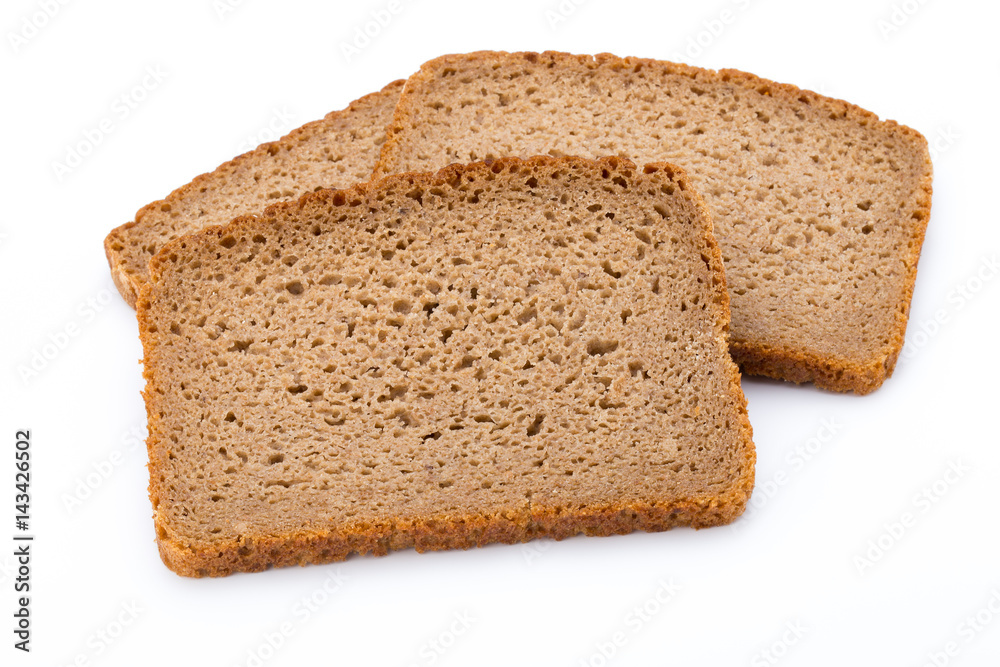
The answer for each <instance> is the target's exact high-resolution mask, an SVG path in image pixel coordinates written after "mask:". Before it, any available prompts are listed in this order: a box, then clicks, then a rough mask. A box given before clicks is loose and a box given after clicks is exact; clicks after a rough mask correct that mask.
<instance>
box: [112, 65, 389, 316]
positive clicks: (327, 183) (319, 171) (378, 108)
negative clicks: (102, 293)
mask: <svg viewBox="0 0 1000 667" xmlns="http://www.w3.org/2000/svg"><path fill="white" fill-rule="evenodd" d="M403 83H404V82H403V81H394V82H393V83H390V84H389V85H388V86H386V87H385V88H383V89H382V90H380V91H379V92H377V93H372V94H371V95H367V96H365V97H362V98H361V99H359V100H355V101H354V102H352V103H351V104H350V105H349V106H348V107H347V108H346V109H343V110H341V111H333V112H331V113H329V114H327V115H326V116H325V117H324V118H322V119H321V120H317V121H313V122H311V123H306V124H305V125H303V126H302V127H299V128H297V129H295V130H292V132H290V133H289V134H288V135H286V136H284V137H282V138H281V139H279V140H278V141H273V142H270V143H266V144H262V145H260V146H258V147H257V148H255V149H253V150H252V151H250V152H248V153H244V154H243V155H240V156H238V157H236V158H233V159H232V160H230V161H229V162H226V163H224V164H222V165H220V166H219V167H218V168H217V169H216V170H215V171H213V172H211V173H208V174H202V175H201V176H198V177H196V178H195V179H194V180H193V181H191V182H190V183H188V184H187V185H183V186H181V187H179V188H177V189H176V190H174V191H173V192H171V193H170V194H169V195H167V197H166V198H165V199H161V200H159V201H155V202H153V203H151V204H148V205H146V206H144V207H143V208H142V209H140V210H139V212H138V213H136V214H135V220H134V221H132V222H128V223H125V224H124V225H122V226H120V227H117V228H116V229H114V230H112V232H111V233H110V234H108V236H107V238H106V239H105V240H104V251H105V254H106V255H107V257H108V264H109V265H110V267H111V276H112V278H113V279H114V283H115V286H116V287H117V288H118V291H119V292H120V293H121V295H122V297H124V299H125V301H127V302H128V304H129V305H130V306H133V307H134V306H135V300H136V296H137V295H138V293H139V289H140V288H141V286H142V284H143V283H145V282H146V281H147V280H148V278H149V269H148V265H149V259H150V258H151V257H152V256H153V255H155V254H156V252H157V251H159V249H160V248H162V247H163V246H164V244H166V242H167V241H170V240H171V239H175V238H177V237H179V236H182V235H184V234H190V233H191V232H195V231H197V230H199V229H203V228H205V227H209V226H211V225H223V224H226V223H228V222H230V221H231V220H232V219H233V218H235V217H237V216H240V215H251V214H255V213H259V212H260V211H262V210H263V209H264V208H265V207H266V206H268V205H269V204H273V203H275V202H280V201H288V200H291V199H297V198H298V197H300V196H301V195H303V194H305V193H307V192H313V191H314V190H318V189H320V188H332V187H345V186H348V185H351V184H352V183H357V182H360V181H365V180H368V178H369V176H370V175H371V170H372V166H373V165H374V164H375V160H376V159H377V158H378V154H379V150H380V148H381V144H382V142H383V141H384V140H385V131H384V129H385V126H386V125H388V123H389V121H390V120H392V112H393V109H395V107H396V100H397V99H399V93H400V91H401V90H402V88H403Z"/></svg>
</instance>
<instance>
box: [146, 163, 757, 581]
mask: <svg viewBox="0 0 1000 667" xmlns="http://www.w3.org/2000/svg"><path fill="white" fill-rule="evenodd" d="M150 267H151V282H150V283H149V284H148V285H147V286H146V287H145V288H144V289H143V292H142V295H141V297H140V300H139V305H138V318H139V325H140V327H139V328H140V334H141V337H142V343H143V349H144V353H145V358H144V364H145V372H144V374H145V377H146V380H147V385H146V390H145V398H146V407H147V410H148V414H149V441H148V445H149V471H150V497H151V500H152V503H153V508H154V517H155V524H156V535H157V539H158V542H159V548H160V554H161V556H162V557H163V561H164V562H165V563H166V564H167V566H168V567H170V568H171V569H173V570H174V571H175V572H177V573H179V574H182V575H188V576H204V575H210V576H218V575H226V574H229V573H232V572H237V571H257V570H262V569H265V568H267V567H269V566H283V565H293V564H300V565H303V564H306V563H320V562H327V561H333V560H339V559H343V558H345V557H347V556H348V555H349V554H351V553H362V554H384V553H386V552H387V551H388V550H391V549H403V548H408V547H416V549H417V550H418V551H423V550H428V549H446V548H456V547H457V548H468V547H472V546H480V545H484V544H487V543H490V542H505V543H513V542H518V541H524V540H528V539H531V538H534V537H540V536H548V537H553V538H556V539H560V538H564V537H567V536H570V535H574V534H577V533H585V534H588V535H609V534H612V533H627V532H630V531H633V530H636V529H641V530H663V529H667V528H670V527H672V526H676V525H687V526H694V527H704V526H713V525H717V524H722V523H726V522H729V521H731V520H733V519H734V518H735V517H736V516H737V515H739V514H740V513H741V512H742V511H743V508H744V506H745V504H746V502H747V499H748V497H749V495H750V491H751V487H752V485H753V474H754V460H755V454H754V448H753V443H752V441H751V429H750V423H749V422H748V420H747V414H746V402H745V399H744V397H743V393H742V391H741V389H740V381H739V372H738V370H737V368H736V366H735V364H733V362H732V360H731V359H730V357H729V355H728V353H727V347H726V345H727V340H726V337H727V333H726V332H727V325H728V321H729V308H728V297H727V294H726V289H725V279H724V274H723V268H722V260H721V257H720V255H719V250H718V247H717V246H716V244H715V241H714V239H713V236H712V232H711V222H710V220H709V217H708V215H707V213H706V211H705V209H704V206H703V202H702V201H701V199H700V197H699V196H698V195H697V194H695V192H694V191H693V190H692V188H691V185H690V183H689V182H688V180H687V178H686V176H684V174H683V173H682V172H681V171H680V170H679V169H676V168H674V167H672V166H670V165H668V164H654V165H649V166H647V167H645V168H644V169H643V170H637V169H636V167H635V166H634V165H633V164H632V163H631V162H628V161H625V160H618V159H615V158H611V159H605V160H602V161H599V162H593V161H589V160H583V159H578V158H572V159H570V158H567V159H554V158H549V157H537V158H532V159H529V160H525V161H521V160H518V159H503V160H497V161H494V162H492V163H482V162H480V163H477V164H472V165H467V166H460V165H456V166H452V167H449V168H447V169H444V170H441V171H440V172H438V173H437V174H402V175H396V176H391V177H389V178H386V179H384V180H382V181H379V182H375V183H365V184H360V185H355V186H353V187H351V188H349V189H347V190H336V191H333V190H325V191H321V192H317V193H314V194H309V195H306V196H304V197H302V198H301V199H300V200H298V201H297V202H289V203H284V204H277V205H274V206H271V207H269V208H268V209H267V210H266V211H265V212H264V213H263V215H261V216H260V217H259V218H258V217H243V218H240V219H237V220H235V221H234V222H233V223H232V224H231V225H229V226H226V227H213V228H210V229H207V230H204V231H202V232H199V233H197V234H195V235H192V236H188V237H185V238H181V239H177V240H175V241H172V242H170V243H168V244H167V245H166V246H165V247H164V249H163V250H162V251H161V252H160V253H159V254H158V255H157V256H156V257H155V258H154V259H153V260H152V262H151V263H150Z"/></svg>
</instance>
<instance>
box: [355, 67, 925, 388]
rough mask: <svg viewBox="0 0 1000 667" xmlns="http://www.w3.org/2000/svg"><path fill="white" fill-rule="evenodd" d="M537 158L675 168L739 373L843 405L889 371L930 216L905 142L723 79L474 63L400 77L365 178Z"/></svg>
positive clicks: (801, 99)
mask: <svg viewBox="0 0 1000 667" xmlns="http://www.w3.org/2000/svg"><path fill="white" fill-rule="evenodd" d="M546 153H547V154H550V155H581V156H584V157H598V156H602V155H621V156H626V157H629V158H632V159H633V160H635V161H636V162H640V163H643V162H650V161H656V160H667V161H669V162H672V163H676V164H678V165H680V166H681V167H683V168H684V169H686V170H687V171H688V173H689V174H690V176H691V180H692V181H693V182H694V185H695V188H696V189H698V191H699V192H700V193H701V194H702V195H703V196H704V197H705V200H706V202H707V203H708V206H709V209H710V210H711V212H712V217H713V220H714V222H715V233H716V237H717V238H718V240H719V244H720V246H721V248H722V254H723V258H724V261H725V263H726V275H727V282H728V284H729V292H730V298H731V299H732V311H733V323H732V341H731V347H730V350H731V352H732V354H733V357H734V358H735V359H736V361H737V363H739V364H740V366H741V367H742V369H743V371H744V372H747V373H751V374H760V375H769V376H771V377H775V378H780V379H785V380H791V381H793V382H804V381H812V382H815V383H816V384H817V385H819V386H821V387H825V388H827V389H833V390H838V391H845V390H852V391H856V392H859V393H867V392H869V391H872V390H874V389H875V388H877V387H878V386H879V385H881V384H882V382H883V381H884V380H885V378H886V377H888V375H889V374H891V372H892V369H893V367H894V366H895V363H896V358H897V357H898V355H899V351H900V349H901V347H902V345H903V335H904V332H905V329H906V320H907V315H908V312H909V305H910V297H911V294H912V291H913V283H914V280H915V278H916V270H917V259H918V257H919V255H920V246H921V244H922V242H923V237H924V230H925V228H926V225H927V220H928V218H929V216H930V206H931V163H930V158H929V155H928V150H927V142H926V141H925V140H924V138H923V137H922V136H921V135H920V134H919V133H917V132H915V131H914V130H911V129H909V128H907V127H903V126H901V125H897V124H896V123H894V122H892V121H879V119H878V117H877V116H876V115H875V114H872V113H870V112H868V111H865V110H863V109H860V108H858V107H856V106H853V105H850V104H847V103H846V102H841V101H839V100H833V99H829V98H826V97H822V96H820V95H817V94H815V93H812V92H809V91H805V90H799V89H798V88H794V87H792V86H788V85H783V84H778V83H774V82H772V81H766V80H764V79H760V78H757V77H755V76H753V75H750V74H745V73H743V72H738V71H735V70H723V71H719V72H716V71H712V70H705V69H697V68H694V67H687V66H684V65H677V64H673V63H669V62H662V61H656V60H643V59H639V58H617V57H615V56H612V55H608V54H602V55H598V56H596V57H592V56H575V55H569V54H563V53H542V54H537V53H513V54H509V53H497V52H482V53H473V54H469V55H457V56H445V57H442V58H438V59H437V60H433V61H431V62H429V63H427V64H425V65H424V66H423V67H422V68H421V70H420V72H419V73H417V74H415V75H414V76H413V77H411V78H410V80H409V81H408V82H407V84H406V88H405V91H404V92H403V95H402V97H401V99H400V102H399V105H398V107H397V109H396V114H395V119H394V121H393V125H392V127H391V128H390V129H389V138H388V139H387V141H386V143H385V144H384V145H383V148H382V155H381V157H380V160H379V163H378V165H377V166H376V169H375V172H376V175H380V174H386V173H391V172H396V171H407V170H429V169H437V168H440V167H442V166H444V165H445V164H448V163H451V162H468V161H470V160H476V159H483V158H491V157H499V156H502V155H534V154H546Z"/></svg>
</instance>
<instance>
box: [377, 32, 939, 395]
mask: <svg viewBox="0 0 1000 667" xmlns="http://www.w3.org/2000/svg"><path fill="white" fill-rule="evenodd" d="M518 58H521V59H524V60H526V61H527V62H529V63H532V64H537V63H538V62H551V63H555V64H556V65H559V64H567V65H578V66H579V65H583V66H587V67H590V68H597V67H612V68H620V69H628V68H634V67H636V66H642V67H660V68H665V69H666V71H667V72H668V73H670V74H677V75H681V76H687V77H689V78H691V79H694V80H696V81H703V82H722V83H730V84H735V85H740V86H742V87H744V88H748V89H753V90H756V91H757V92H759V93H762V94H764V95H769V96H774V97H782V98H784V99H786V100H788V101H797V102H801V103H804V104H808V105H810V106H813V107H815V108H817V109H821V110H823V111H826V112H828V113H830V114H833V115H835V116H836V117H840V118H847V119H850V120H853V121H855V122H857V123H859V124H861V125H867V126H875V127H878V128H879V129H882V130H884V131H885V133H886V134H887V135H891V136H893V137H896V138H898V139H900V140H901V141H905V142H908V143H910V144H912V146H913V154H914V155H918V156H919V158H920V161H921V163H922V167H923V174H922V176H921V178H920V183H919V186H918V191H917V193H916V214H915V215H914V218H913V219H912V220H911V221H910V225H911V227H910V230H909V231H910V243H909V245H908V247H907V250H906V255H905V257H903V261H904V265H905V267H906V276H905V279H904V281H903V282H904V287H903V289H904V297H903V299H902V300H901V301H900V303H899V304H898V305H897V308H896V323H897V326H896V329H895V331H894V332H893V333H892V335H891V338H890V340H889V341H888V343H887V344H886V345H884V346H883V348H882V349H881V350H880V351H879V353H878V354H876V355H874V357H873V358H872V359H870V360H869V361H868V362H867V363H865V364H858V363H857V362H852V361H849V360H845V359H840V358H836V357H833V356H829V355H824V354H817V353H814V352H812V351H809V350H805V349H798V350H793V349H782V348H778V347H775V346H770V345H766V344H761V343H756V342H751V341H742V340H738V339H734V340H733V341H732V344H731V352H732V355H733V358H734V359H735V360H736V362H737V363H738V364H739V365H740V368H741V370H742V371H743V372H744V373H747V374H748V375H764V376H767V377H772V378H775V379H779V380H787V381H790V382H796V383H803V382H811V383H813V384H815V385H816V386H818V387H821V388H823V389H827V390H830V391H837V392H855V393H857V394H868V393H871V392H872V391H875V390H876V389H878V388H879V387H880V386H881V385H882V384H883V383H884V382H885V380H886V379H888V378H889V377H890V376H891V375H892V372H893V369H894V368H895V364H896V360H897V359H898V358H899V354H900V351H901V350H902V348H903V344H904V342H905V335H906V324H907V319H908V315H909V308H910V301H911V299H912V297H913V287H914V285H915V283H916V278H917V263H918V261H919V259H920V250H921V247H922V245H923V241H924V236H925V234H926V230H927V223H928V221H929V220H930V214H931V196H932V194H933V188H932V180H933V165H932V164H931V159H930V152H929V150H928V145H927V140H926V138H925V137H924V136H923V135H922V134H920V133H919V132H917V131H916V130H914V129H912V128H910V127H907V126H905V125H901V124H899V123H897V122H896V121H893V120H880V119H879V116H878V115H877V114H875V113H873V112H871V111H868V110H866V109H863V108H861V107H859V106H857V105H854V104H851V103H850V102H845V101H844V100H839V99H835V98H832V97H826V96H823V95H820V94H818V93H815V92H813V91H810V90H805V89H801V88H797V87H796V86H793V85H791V84H786V83H778V82H775V81H771V80H769V79H764V78H762V77H759V76H756V75H754V74H750V73H747V72H743V71H740V70H737V69H722V70H712V69H705V68H700V67H693V66H690V65H685V64H681V63H673V62H669V61H664V60H654V59H651V58H635V57H624V58H623V57H619V56H615V55H613V54H610V53H599V54H597V55H594V56H590V55H577V54H571V53H564V52H560V51H545V52H542V53H535V52H527V51H521V52H506V51H476V52H472V53H468V54H450V55H445V56H441V57H438V58H435V59H433V60H430V61H428V62H426V63H424V64H423V65H422V66H421V68H420V70H419V71H418V72H417V73H415V74H414V75H413V76H411V77H410V79H409V80H408V82H407V85H406V86H405V87H404V89H403V93H402V95H401V97H400V99H399V103H398V104H397V105H396V111H395V113H394V115H393V121H392V124H391V125H390V126H389V127H388V128H387V129H386V135H387V136H386V141H385V143H383V144H382V150H381V153H380V156H379V159H378V161H377V162H376V164H375V168H374V170H373V177H379V176H384V175H385V174H388V173H392V171H394V170H395V168H396V160H395V158H396V156H398V155H399V153H400V143H401V138H400V137H401V136H402V135H403V133H405V132H406V129H407V127H408V119H409V118H410V117H411V116H412V115H413V111H414V107H413V103H412V101H411V97H410V96H409V95H407V91H408V90H412V88H413V87H414V85H415V84H417V83H419V82H421V81H425V80H429V79H432V78H433V77H434V76H435V75H434V72H435V71H437V70H440V69H441V68H442V67H445V66H447V65H449V64H453V63H469V62H478V63H482V64H502V63H508V62H510V61H511V60H512V59H518Z"/></svg>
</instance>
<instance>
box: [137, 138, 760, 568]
mask: <svg viewBox="0 0 1000 667" xmlns="http://www.w3.org/2000/svg"><path fill="white" fill-rule="evenodd" d="M595 162H597V163H599V164H604V165H606V166H607V167H608V168H609V169H613V170H618V169H631V170H633V171H634V170H635V169H636V167H635V165H634V164H633V163H632V162H631V161H629V160H625V159H622V158H613V157H612V158H602V159H600V160H596V161H595V160H586V159H583V158H574V157H566V158H553V157H548V156H536V157H531V158H527V159H520V158H500V159H498V160H489V161H485V162H476V163H472V164H469V165H450V166H448V167H445V168H443V169H441V170H439V171H437V172H435V173H415V172H411V173H403V174H396V175H392V176H389V177H386V178H384V179H380V180H379V181H372V182H368V183H360V184H356V185H354V186H351V187H350V188H346V189H343V190H320V191H317V192H312V193H309V194H306V195H303V196H302V197H301V198H299V199H298V200H296V201H288V202H281V203H277V204H273V205H272V206H269V207H268V208H267V209H266V210H265V211H264V213H263V214H262V215H261V216H259V217H258V216H242V217H239V218H236V219H235V220H233V221H232V222H231V223H230V224H228V225H225V226H214V227H208V228H205V229H203V230H200V231H199V232H196V233H195V234H191V235H188V236H185V237H181V238H178V239H174V240H173V241H170V242H169V243H167V244H166V245H165V246H164V247H163V248H162V249H161V250H160V252H159V253H157V255H156V256H155V257H153V259H152V260H150V281H149V282H148V283H146V284H145V285H144V286H143V288H142V290H141V292H140V296H139V299H138V304H137V309H136V314H137V318H138V322H139V336H140V339H141V340H142V346H143V352H144V359H143V365H144V370H143V375H144V377H145V380H146V388H145V390H144V392H143V396H144V398H145V402H146V412H147V417H148V424H149V437H148V439H147V449H148V453H149V459H150V465H149V468H150V484H149V495H150V500H151V502H152V505H153V508H154V514H153V516H154V524H155V527H156V538H157V544H158V547H159V551H160V556H161V558H162V560H163V562H164V563H165V564H166V565H167V567H169V568H170V569H171V570H173V571H174V572H176V573H177V574H180V575H183V576H190V577H203V576H225V575H228V574H231V573H234V572H257V571H261V570H265V569H268V568H270V567H283V566H289V565H307V564H318V563H328V562H333V561H338V560H343V559H345V558H347V557H348V556H349V555H351V554H359V555H366V554H369V555H376V556H378V555H384V554H386V553H388V552H389V551H390V550H398V549H408V548H411V547H412V548H415V549H416V550H417V551H418V552H424V551H433V550H441V549H468V548H471V547H478V546H483V545H486V544H490V543H504V544H513V543H517V542H524V541H527V540H531V539H535V538H540V537H549V538H552V539H557V540H560V539H564V538H566V537H570V536H573V535H577V534H585V535H592V536H605V535H616V534H625V533H629V532H633V531H635V530H644V531H661V530H667V529H669V528H673V527H675V526H690V527H693V528H705V527H710V526H717V525H722V524H726V523H730V522H732V521H733V520H735V519H736V518H737V517H738V516H739V515H740V514H742V513H743V510H744V509H745V508H746V504H747V502H748V501H749V498H750V494H751V492H752V490H753V485H754V467H755V463H756V451H755V448H754V445H753V430H752V427H751V426H750V420H749V417H748V415H747V410H746V405H747V404H746V398H745V396H744V395H743V391H742V389H741V387H740V373H739V370H738V368H737V367H736V365H735V364H734V363H732V362H731V361H730V360H729V359H728V355H727V341H728V323H729V294H728V291H727V289H726V282H725V273H724V269H723V264H722V255H721V252H720V250H719V246H718V244H717V243H716V240H715V237H714V235H713V232H712V222H711V216H710V214H709V212H708V209H707V207H706V206H705V203H704V201H703V200H702V198H701V197H700V196H699V195H698V193H697V192H695V191H694V189H693V187H692V186H691V182H690V180H689V179H688V176H687V174H686V173H685V172H684V171H683V170H682V169H680V168H679V167H676V166H674V165H670V164H667V163H655V164H649V165H646V166H645V167H644V169H643V171H644V173H647V174H648V173H653V172H657V171H662V172H664V173H665V174H666V175H667V176H668V177H669V178H670V179H671V180H672V181H674V182H675V183H677V184H678V187H679V189H681V190H683V191H685V192H686V193H687V195H688V196H689V198H690V200H691V201H692V203H693V205H694V208H695V209H696V211H697V212H698V213H699V214H700V215H699V216H698V218H699V222H700V223H701V234H702V240H703V242H704V245H705V247H706V248H707V249H708V254H709V256H708V257H707V258H705V259H706V264H707V265H708V266H709V269H710V271H711V273H712V276H713V278H712V285H711V286H712V289H713V291H714V292H715V295H716V297H717V302H718V303H719V304H720V312H719V316H718V318H717V321H716V323H715V324H716V334H717V335H716V340H718V341H719V346H720V347H719V355H720V357H721V358H723V359H724V360H726V363H725V366H726V368H727V369H728V374H729V390H730V394H731V397H732V399H733V401H734V408H735V412H736V414H735V417H736V422H737V423H736V424H735V425H734V426H733V428H734V429H736V430H737V431H738V432H739V443H740V450H739V451H738V452H736V453H735V455H734V458H735V459H736V460H737V461H738V462H739V470H738V476H737V477H736V479H734V480H733V482H732V484H731V486H730V487H729V489H728V490H727V491H726V492H725V493H724V494H722V495H718V496H707V495H706V496H702V497H696V498H681V499H675V500H666V501H663V502H660V501H655V500H653V501H649V502H641V503H639V502H631V503H618V504H613V503H612V504H608V505H606V506H602V507H589V508H586V509H567V508H562V507H548V506H541V505H536V504H531V505H526V506H524V507H522V508H511V509H510V510H509V511H506V512H503V513H498V514H490V515H485V514H465V515H440V516H432V517H396V518H394V519H392V520H389V521H385V522H379V523H360V524H357V525H348V526H343V527H340V528H338V529H336V530H324V529H317V530H313V531H303V532H298V533H294V534H286V535H277V536H274V535H261V534H247V535H242V536H240V538H239V539H238V540H226V541H219V542H213V543H210V544H209V543H206V544H204V545H191V544H190V543H189V542H188V543H186V542H185V540H181V539H178V538H177V537H176V535H175V534H174V532H173V529H172V527H171V526H170V525H169V524H168V523H167V522H166V520H165V519H164V518H163V517H162V516H161V514H160V513H159V512H158V511H157V508H158V506H159V504H160V500H161V497H163V496H164V495H165V494H163V493H162V489H161V485H162V484H164V483H167V482H165V481H164V480H161V479H160V477H159V473H158V471H157V470H156V468H155V461H156V460H157V454H156V452H157V448H158V447H159V445H160V444H161V442H162V441H163V438H164V434H162V433H161V430H162V429H161V424H160V414H161V409H162V408H161V405H160V396H161V393H160V389H159V385H158V376H159V374H160V373H161V372H162V371H161V370H160V368H159V367H160V360H159V357H158V348H157V344H156V340H155V335H154V331H153V326H152V325H153V322H152V321H151V319H150V308H151V306H152V304H153V303H154V301H155V300H156V298H157V296H156V290H157V287H158V286H159V285H160V283H161V276H162V272H163V271H164V269H165V267H166V266H167V265H168V264H169V263H170V256H171V254H172V253H175V252H177V251H178V250H180V249H182V248H183V247H184V246H185V245H186V244H188V243H198V238H199V237H201V238H204V239H205V240H206V241H208V240H217V239H221V238H222V237H224V236H227V235H231V234H239V233H251V232H253V231H254V230H257V229H266V228H267V227H268V225H269V224H270V220H269V219H270V218H272V217H274V216H275V215H277V214H279V213H280V212H282V211H294V210H295V209H298V208H301V207H303V206H305V205H307V204H309V203H310V202H313V201H330V200H336V199H340V198H343V199H345V200H346V201H352V200H355V199H361V198H363V197H364V196H366V195H367V194H368V193H369V192H371V191H374V190H378V189H380V188H384V187H386V186H387V185H389V184H391V183H393V182H405V183H408V184H418V185H421V186H425V187H433V186H435V185H442V184H445V183H448V182H451V181H453V180H454V179H455V178H456V177H458V176H460V175H462V174H464V173H467V172H469V171H473V170H482V169H494V168H499V169H502V168H506V167H508V166H510V165H513V164H518V165H526V166H529V167H530V166H532V165H556V164H572V163H587V164H593V163H595Z"/></svg>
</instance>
